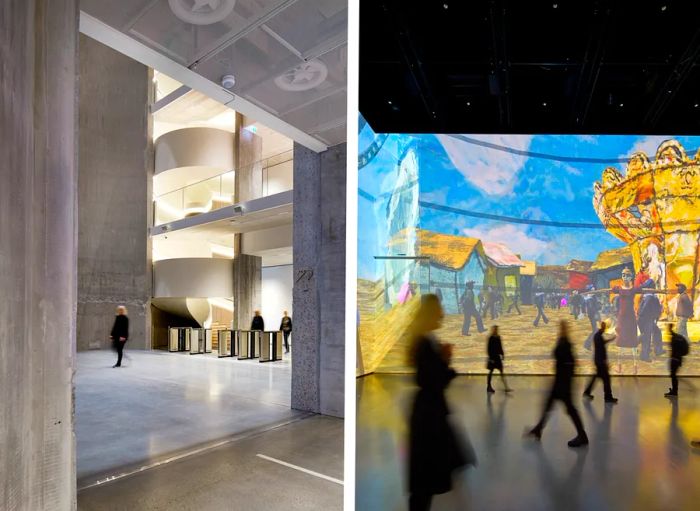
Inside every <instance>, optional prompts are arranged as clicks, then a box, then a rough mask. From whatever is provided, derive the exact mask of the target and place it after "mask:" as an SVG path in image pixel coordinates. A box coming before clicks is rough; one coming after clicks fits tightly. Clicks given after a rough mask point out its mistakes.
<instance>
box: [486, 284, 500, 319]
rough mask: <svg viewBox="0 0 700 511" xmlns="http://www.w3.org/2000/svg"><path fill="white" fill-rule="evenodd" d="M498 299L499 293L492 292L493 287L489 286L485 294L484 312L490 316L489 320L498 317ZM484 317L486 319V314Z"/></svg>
mask: <svg viewBox="0 0 700 511" xmlns="http://www.w3.org/2000/svg"><path fill="white" fill-rule="evenodd" d="M498 299H499V293H498V292H497V291H496V290H494V288H493V287H491V286H489V287H488V290H487V292H486V310H487V311H488V313H489V314H491V320H494V319H496V318H497V317H498V313H497V312H496V303H497V302H498ZM484 317H486V314H484Z"/></svg>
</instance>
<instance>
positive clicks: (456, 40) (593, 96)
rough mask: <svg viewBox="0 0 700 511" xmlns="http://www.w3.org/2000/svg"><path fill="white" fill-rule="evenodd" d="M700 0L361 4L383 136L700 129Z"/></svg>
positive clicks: (366, 66) (369, 103) (368, 84)
mask: <svg viewBox="0 0 700 511" xmlns="http://www.w3.org/2000/svg"><path fill="white" fill-rule="evenodd" d="M699 64H700V0H686V1H679V0H675V1H674V0H665V1H662V0H658V1H657V0H637V1H613V0H608V1H605V0H600V1H588V0H550V1H547V2H543V1H539V0H510V1H508V0H490V1H487V0H440V1H432V0H423V1H414V0H362V1H361V3H360V111H361V112H362V114H363V115H364V117H365V118H366V119H367V121H368V122H369V123H370V125H371V126H372V128H373V129H374V130H375V131H377V132H387V133H388V132H393V133H402V132H403V133H634V134H673V135H683V134H688V135H690V134H700V65H699Z"/></svg>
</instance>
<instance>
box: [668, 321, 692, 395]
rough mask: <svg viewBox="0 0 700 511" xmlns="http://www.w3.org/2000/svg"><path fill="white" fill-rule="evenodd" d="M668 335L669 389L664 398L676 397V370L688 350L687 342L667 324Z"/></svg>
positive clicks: (670, 324)
mask: <svg viewBox="0 0 700 511" xmlns="http://www.w3.org/2000/svg"><path fill="white" fill-rule="evenodd" d="M667 328H668V333H669V335H670V336H671V357H670V359H669V369H670V371H671V388H670V389H668V392H666V394H664V396H665V397H671V398H674V397H677V396H678V370H679V369H680V368H681V366H682V365H683V357H685V356H686V355H687V354H688V352H689V351H690V348H689V346H688V340H687V339H686V338H685V337H683V336H682V335H681V334H679V333H677V332H674V331H673V324H672V323H668V325H667Z"/></svg>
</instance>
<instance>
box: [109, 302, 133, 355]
mask: <svg viewBox="0 0 700 511" xmlns="http://www.w3.org/2000/svg"><path fill="white" fill-rule="evenodd" d="M109 338H110V339H112V347H113V348H114V350H115V351H116V352H117V363H116V364H114V365H113V366H112V367H121V366H122V355H123V354H124V345H126V341H127V340H129V317H128V316H127V315H126V307H124V306H123V305H120V306H119V307H117V316H116V317H115V318H114V325H112V331H111V332H110V333H109Z"/></svg>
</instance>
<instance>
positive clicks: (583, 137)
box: [575, 135, 598, 144]
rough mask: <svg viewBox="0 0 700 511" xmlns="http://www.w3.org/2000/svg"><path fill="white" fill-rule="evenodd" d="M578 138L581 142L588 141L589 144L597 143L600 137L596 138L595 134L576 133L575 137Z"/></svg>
mask: <svg viewBox="0 0 700 511" xmlns="http://www.w3.org/2000/svg"><path fill="white" fill-rule="evenodd" d="M575 138H576V139H577V140H580V141H581V142H586V143H587V144H597V143H598V139H597V138H596V136H595V135H576V137H575Z"/></svg>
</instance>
